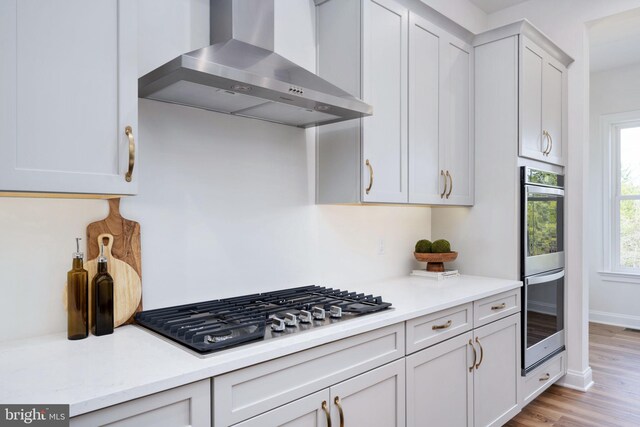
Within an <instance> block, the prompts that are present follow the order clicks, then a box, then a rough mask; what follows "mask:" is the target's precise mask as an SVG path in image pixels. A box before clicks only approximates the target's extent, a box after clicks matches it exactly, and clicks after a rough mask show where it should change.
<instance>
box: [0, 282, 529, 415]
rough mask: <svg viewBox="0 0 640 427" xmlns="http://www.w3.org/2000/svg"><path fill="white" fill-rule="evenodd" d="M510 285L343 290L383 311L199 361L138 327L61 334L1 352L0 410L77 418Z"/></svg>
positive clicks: (377, 285) (403, 284) (16, 343)
mask: <svg viewBox="0 0 640 427" xmlns="http://www.w3.org/2000/svg"><path fill="white" fill-rule="evenodd" d="M521 285H522V283H521V282H518V281H515V280H504V279H491V278H484V277H473V276H460V277H457V278H449V279H446V280H442V281H437V280H434V279H430V278H425V277H416V276H408V277H400V278H396V279H389V280H384V281H380V282H376V283H369V284H359V285H358V284H354V285H353V286H348V287H345V288H348V289H349V290H351V291H357V292H364V293H372V294H375V295H381V296H382V297H383V300H384V301H388V302H391V303H392V304H393V307H394V309H393V310H386V311H384V312H381V313H375V314H371V315H367V316H362V317H359V318H355V319H351V320H349V321H345V322H340V323H337V324H335V325H330V326H325V327H322V328H317V329H312V330H309V331H305V332H300V333H296V334H293V335H290V336H284V337H280V338H275V339H271V340H267V341H264V342H256V343H252V344H247V345H242V346H240V347H237V348H233V349H229V350H224V351H220V352H218V353H213V354H211V355H208V356H206V357H198V356H197V355H195V353H191V352H189V351H187V350H185V349H184V348H183V347H180V346H179V345H177V344H174V343H172V342H169V341H167V340H165V339H163V338H161V337H160V336H159V335H156V334H154V333H152V332H150V331H148V330H146V329H143V328H141V327H138V326H124V327H121V328H118V329H116V330H115V332H114V333H113V334H112V335H108V336H102V337H95V336H90V337H88V338H87V339H84V340H79V341H69V340H67V339H66V334H54V335H47V336H43V337H38V338H33V339H28V340H22V341H14V342H9V343H4V344H2V345H0V403H2V404H10V403H19V404H26V403H33V404H56V403H60V404H69V405H70V415H71V416H75V415H80V414H83V413H86V412H90V411H94V410H97V409H101V408H104V407H107V406H111V405H115V404H118V403H122V402H125V401H128V400H131V399H135V398H138V397H142V396H146V395H149V394H152V393H156V392H159V391H163V390H167V389H170V388H173V387H177V386H181V385H184V384H188V383H191V382H194V381H198V380H202V379H205V378H209V377H214V376H216V375H220V374H223V373H225V372H229V371H233V370H236V369H240V368H243V367H246V366H249V365H253V364H256V363H260V362H264V361H267V360H270V359H274V358H276V357H281V356H285V355H287V354H291V353H295V352H298V351H301V350H305V349H308V348H311V347H315V346H318V345H321V344H325V343H328V342H331V341H335V340H339V339H342V338H347V337H350V336H353V335H356V334H361V333H364V332H367V331H371V330H373V329H378V328H382V327H385V326H388V325H392V324H395V323H399V322H403V321H406V320H409V319H412V318H415V317H419V316H422V315H425V314H429V313H433V312H436V311H439V310H443V309H446V308H449V307H453V306H456V305H459V304H464V303H467V302H470V301H474V300H478V299H481V298H484V297H486V296H490V295H493V294H496V293H500V292H504V291H507V290H510V289H514V288H518V287H520V286H521Z"/></svg>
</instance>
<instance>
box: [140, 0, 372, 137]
mask: <svg viewBox="0 0 640 427" xmlns="http://www.w3.org/2000/svg"><path fill="white" fill-rule="evenodd" d="M210 10H211V21H210V34H211V46H207V47H205V48H202V49H197V50H194V51H193V52H189V53H185V54H183V55H180V56H178V57H177V58H175V59H173V60H172V61H169V62H167V63H166V64H164V65H162V66H160V67H159V68H156V69H155V70H153V71H151V72H150V73H148V74H146V75H144V76H142V77H140V79H139V80H138V96H139V97H140V98H149V99H154V100H157V101H163V102H170V103H174V104H181V105H188V106H191V107H196V108H202V109H205V110H212V111H218V112H222V113H228V114H234V115H237V116H244V117H251V118H256V119H261V120H267V121H270V122H276V123H282V124H286V125H290V126H298V127H302V128H307V127H312V126H318V125H323V124H328V123H335V122H340V121H344V120H350V119H356V118H360V117H365V116H370V115H371V114H372V112H373V109H372V107H371V106H370V105H368V104H366V103H364V102H362V101H361V100H359V99H358V98H356V97H354V96H352V95H350V94H349V93H347V92H345V91H343V90H342V89H340V88H338V87H337V86H334V85H333V84H331V83H329V82H327V81H326V80H323V79H322V78H320V77H319V76H317V75H315V74H314V73H312V72H310V71H308V70H306V69H305V68H303V67H300V66H299V65H296V64H294V63H293V62H291V61H289V60H287V59H285V58H283V57H282V56H280V55H278V54H277V53H275V52H274V51H273V48H274V43H273V40H274V0H210Z"/></svg>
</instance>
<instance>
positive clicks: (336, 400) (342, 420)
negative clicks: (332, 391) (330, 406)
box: [333, 396, 344, 427]
mask: <svg viewBox="0 0 640 427" xmlns="http://www.w3.org/2000/svg"><path fill="white" fill-rule="evenodd" d="M333 403H335V404H336V406H337V407H338V413H339V414H340V427H344V412H342V405H340V397H339V396H336V398H335V399H333Z"/></svg>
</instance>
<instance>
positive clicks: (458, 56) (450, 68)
mask: <svg viewBox="0 0 640 427" xmlns="http://www.w3.org/2000/svg"><path fill="white" fill-rule="evenodd" d="M443 53H444V58H443V60H442V62H443V66H444V71H443V76H444V79H443V80H444V85H443V90H442V104H443V108H442V112H443V113H442V114H441V117H442V118H443V120H444V124H443V126H442V129H443V137H444V138H442V140H441V145H443V151H444V153H445V163H444V165H443V166H444V167H443V168H442V170H444V172H445V177H448V179H449V185H448V187H447V188H446V192H445V194H444V197H443V200H444V203H445V204H447V205H472V204H473V196H474V191H473V183H474V179H473V178H474V176H473V171H474V164H473V159H474V153H473V75H474V73H473V48H472V47H471V46H470V45H468V44H466V43H463V42H462V41H460V40H457V39H455V38H453V37H451V36H449V37H447V39H446V45H445V49H444V52H443ZM447 173H448V175H447Z"/></svg>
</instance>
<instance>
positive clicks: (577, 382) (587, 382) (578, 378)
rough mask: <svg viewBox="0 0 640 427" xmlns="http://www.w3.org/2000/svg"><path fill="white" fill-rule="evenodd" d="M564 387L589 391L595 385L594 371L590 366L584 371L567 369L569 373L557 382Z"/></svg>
mask: <svg viewBox="0 0 640 427" xmlns="http://www.w3.org/2000/svg"><path fill="white" fill-rule="evenodd" d="M556 384H558V385H560V386H562V387H567V388H571V389H574V390H578V391H587V390H589V389H590V388H591V386H592V385H593V372H592V371H591V367H588V368H587V369H585V370H584V371H583V372H580V371H572V370H570V369H569V370H567V374H566V375H565V376H564V377H562V378H560V380H558V382H557V383H556Z"/></svg>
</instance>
